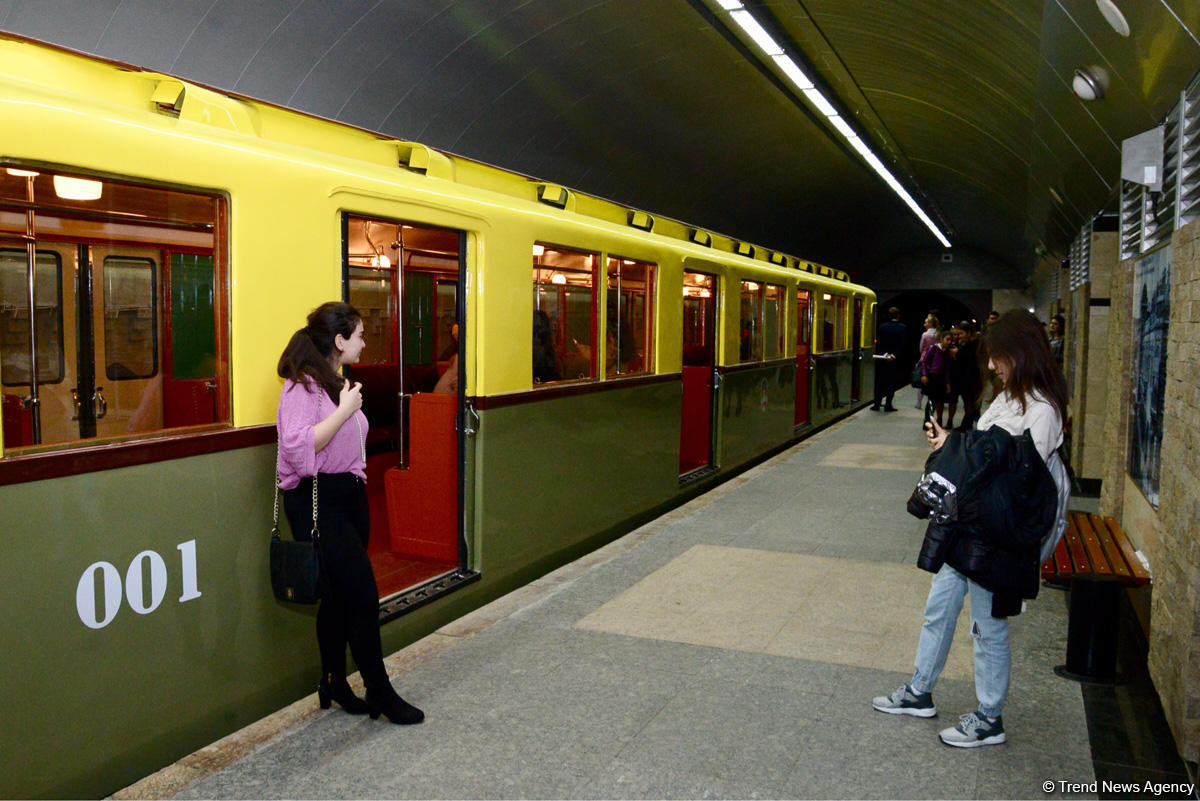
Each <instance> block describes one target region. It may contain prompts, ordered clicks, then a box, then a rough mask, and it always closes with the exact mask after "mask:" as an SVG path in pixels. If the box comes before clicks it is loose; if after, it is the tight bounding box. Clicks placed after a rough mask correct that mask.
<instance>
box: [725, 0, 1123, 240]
mask: <svg viewBox="0 0 1200 801" xmlns="http://www.w3.org/2000/svg"><path fill="white" fill-rule="evenodd" d="M1096 2H1097V4H1098V5H1099V6H1100V7H1101V10H1104V6H1105V5H1106V4H1111V0H1096ZM717 4H718V5H719V6H720V7H721V8H722V9H724V10H725V11H728V12H729V16H730V17H731V18H732V19H733V21H734V22H736V23H737V24H738V26H739V27H740V28H741V29H742V30H743V31H745V32H746V34H747V35H748V36H749V37H750V38H751V39H753V40H754V43H755V44H757V45H758V46H759V48H761V49H762V51H763V52H764V53H766V54H767V55H768V56H770V57H771V58H772V59H773V60H774V61H775V65H776V66H777V67H779V69H780V70H781V71H782V72H783V74H784V75H786V76H787V77H788V80H790V81H791V82H792V83H793V84H795V86H796V88H797V89H799V90H800V91H801V92H802V93H803V94H804V97H805V98H806V99H807V100H808V102H809V103H811V104H812V105H813V107H814V108H816V109H817V111H819V112H821V114H823V115H824V116H825V117H826V118H827V119H828V120H829V123H830V124H831V125H832V126H833V127H834V128H835V129H836V130H837V132H838V133H839V134H840V135H841V136H842V138H843V139H845V140H846V143H847V144H849V145H850V147H852V148H854V150H855V152H857V153H858V154H859V155H860V156H862V158H863V160H864V161H866V162H867V166H869V167H870V168H871V169H872V170H873V171H874V172H875V173H876V174H877V175H878V176H879V177H880V178H882V179H883V181H884V183H886V184H887V185H888V188H889V189H891V190H892V191H893V192H895V193H896V195H897V196H898V197H899V198H900V199H901V200H903V201H904V204H905V205H906V206H908V207H909V208H910V209H911V210H912V212H913V214H915V215H916V216H917V218H918V219H919V220H920V221H921V222H922V223H924V224H925V227H927V228H928V229H929V230H930V232H932V233H933V235H934V236H935V237H937V240H938V241H939V242H941V243H942V247H946V248H948V247H950V246H951V245H950V240H948V239H947V238H946V236H945V235H944V234H943V233H942V232H941V230H940V229H939V228H938V227H937V226H936V225H934V223H933V220H931V219H930V218H929V215H928V214H926V213H925V212H924V211H923V210H922V209H921V207H920V206H918V205H917V202H916V201H915V200H913V198H912V195H910V194H909V193H908V190H906V189H905V188H904V186H903V185H902V184H901V183H900V182H899V181H898V180H897V179H896V176H894V175H892V173H891V172H890V171H889V170H888V168H887V167H886V166H884V164H883V162H882V161H881V160H880V159H879V157H878V156H876V155H875V153H874V152H873V151H872V150H871V147H870V145H868V144H867V143H866V142H865V141H863V139H862V138H861V137H860V136H858V135H857V134H856V133H855V132H854V129H853V128H852V127H850V124H849V123H847V122H846V120H845V118H843V117H842V116H841V115H840V114H838V110H837V109H836V108H834V106H833V104H832V103H830V102H829V100H828V98H826V97H825V95H824V94H822V93H821V90H820V89H818V88H817V87H816V86H815V85H814V84H813V82H812V79H810V78H809V77H808V75H806V74H805V72H804V70H802V69H800V67H799V66H797V65H796V62H795V61H794V60H792V58H791V56H789V55H787V54H786V53H785V52H784V50H783V48H782V47H780V45H779V43H778V42H776V41H775V39H774V38H772V36H771V34H769V33H767V31H766V30H765V29H764V28H763V27H762V25H760V24H759V23H758V20H757V19H755V18H754V15H753V14H752V13H750V12H749V11H747V10H746V9H745V8H744V7H743V5H742V0H717Z"/></svg>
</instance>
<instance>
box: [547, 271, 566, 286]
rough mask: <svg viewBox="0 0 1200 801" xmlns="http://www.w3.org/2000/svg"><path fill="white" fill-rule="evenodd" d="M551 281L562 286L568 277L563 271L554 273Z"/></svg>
mask: <svg viewBox="0 0 1200 801" xmlns="http://www.w3.org/2000/svg"><path fill="white" fill-rule="evenodd" d="M550 283H552V284H558V285H559V286H562V285H563V284H565V283H567V277H566V276H565V275H563V274H562V273H554V274H553V275H551V276H550Z"/></svg>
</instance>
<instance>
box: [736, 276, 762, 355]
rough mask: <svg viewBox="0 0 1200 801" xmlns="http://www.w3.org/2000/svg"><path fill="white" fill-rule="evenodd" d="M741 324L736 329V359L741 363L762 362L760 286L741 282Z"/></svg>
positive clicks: (756, 283) (752, 282)
mask: <svg viewBox="0 0 1200 801" xmlns="http://www.w3.org/2000/svg"><path fill="white" fill-rule="evenodd" d="M740 318H741V324H740V326H739V329H738V337H739V342H738V358H739V359H740V360H741V361H743V362H757V361H761V360H762V353H763V347H762V346H763V340H762V284H760V283H758V282H757V281H742V297H741V313H740Z"/></svg>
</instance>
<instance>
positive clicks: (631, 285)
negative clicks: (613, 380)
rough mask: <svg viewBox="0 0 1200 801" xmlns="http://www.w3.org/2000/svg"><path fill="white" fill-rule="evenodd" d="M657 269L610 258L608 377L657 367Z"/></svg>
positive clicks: (606, 349)
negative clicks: (655, 358) (653, 305)
mask: <svg viewBox="0 0 1200 801" xmlns="http://www.w3.org/2000/svg"><path fill="white" fill-rule="evenodd" d="M653 297H654V265H653V264H650V263H648V262H642V261H637V260H635V259H622V258H616V257H609V259H608V300H607V322H606V323H605V359H604V361H605V371H604V372H605V375H606V376H608V377H613V376H618V375H633V374H636V373H647V372H650V370H651V368H652V365H653V355H654V353H653V349H654V317H653V313H652V310H651V304H652V303H653Z"/></svg>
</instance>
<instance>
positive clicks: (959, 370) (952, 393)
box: [946, 326, 966, 428]
mask: <svg viewBox="0 0 1200 801" xmlns="http://www.w3.org/2000/svg"><path fill="white" fill-rule="evenodd" d="M949 334H950V347H949V348H947V349H946V352H947V353H948V354H949V355H950V364H949V371H948V372H949V374H950V389H949V391H948V392H947V393H946V428H954V413H955V412H957V411H958V399H959V397H961V396H962V385H963V380H964V378H965V376H964V375H963V370H964V369H965V367H966V362H963V361H959V358H958V354H959V347H960V346H961V345H962V341H963V337H964V336H965V333H964V331H963V330H962V328H960V327H958V326H955V327H954V328H951V329H950V331H949ZM964 411H965V404H964Z"/></svg>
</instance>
